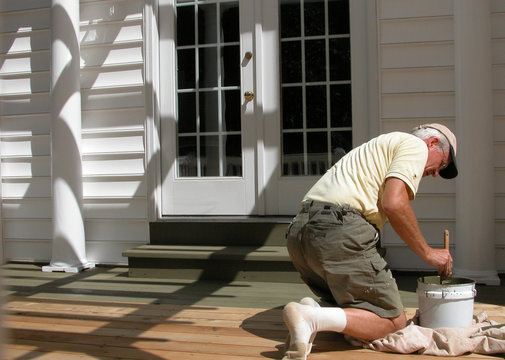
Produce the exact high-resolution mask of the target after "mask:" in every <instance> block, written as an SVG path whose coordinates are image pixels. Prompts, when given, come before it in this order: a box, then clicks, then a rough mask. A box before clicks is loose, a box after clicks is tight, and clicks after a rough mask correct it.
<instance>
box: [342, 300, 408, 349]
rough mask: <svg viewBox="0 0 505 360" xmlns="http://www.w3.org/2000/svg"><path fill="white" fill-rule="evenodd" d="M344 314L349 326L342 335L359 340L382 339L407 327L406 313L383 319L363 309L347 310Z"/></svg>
mask: <svg viewBox="0 0 505 360" xmlns="http://www.w3.org/2000/svg"><path fill="white" fill-rule="evenodd" d="M344 312H345V315H346V317H347V326H346V327H345V329H344V330H343V331H342V333H343V334H346V335H350V336H352V337H355V338H358V339H363V340H367V341H372V340H375V339H380V338H382V337H384V336H386V335H387V334H390V333H392V332H395V331H396V330H400V329H403V328H404V327H405V326H407V317H406V316H405V313H401V315H400V316H398V317H395V318H382V317H380V316H378V315H377V314H375V313H373V312H371V311H367V310H362V309H355V308H346V309H344Z"/></svg>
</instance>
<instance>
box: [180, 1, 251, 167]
mask: <svg viewBox="0 0 505 360" xmlns="http://www.w3.org/2000/svg"><path fill="white" fill-rule="evenodd" d="M238 14H239V2H238V1H237V0H235V1H231V0H209V1H197V0H177V1H176V22H177V25H176V28H177V35H176V37H177V39H176V44H177V45H176V50H177V51H176V54H177V59H176V63H177V119H176V121H177V144H178V145H177V151H178V153H177V161H178V167H177V169H178V176H179V177H205V176H217V177H222V176H242V134H241V96H240V42H239V40H240V27H239V16H238ZM195 19H196V21H195Z"/></svg>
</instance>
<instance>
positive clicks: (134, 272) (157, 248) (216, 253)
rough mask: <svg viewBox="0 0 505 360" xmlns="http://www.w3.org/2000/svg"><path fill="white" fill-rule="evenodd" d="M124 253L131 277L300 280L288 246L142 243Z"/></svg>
mask: <svg viewBox="0 0 505 360" xmlns="http://www.w3.org/2000/svg"><path fill="white" fill-rule="evenodd" d="M123 256H125V257H128V267H129V276H131V277H153V278H175V279H195V280H197V279H198V280H217V281H238V280H243V281H275V282H299V281H300V277H299V274H298V272H297V271H296V270H295V268H294V267H293V265H292V263H291V259H290V258H289V254H288V252H287V249H286V247H285V246H208V245H206V246H202V245H142V246H139V247H136V248H134V249H130V250H126V251H124V252H123Z"/></svg>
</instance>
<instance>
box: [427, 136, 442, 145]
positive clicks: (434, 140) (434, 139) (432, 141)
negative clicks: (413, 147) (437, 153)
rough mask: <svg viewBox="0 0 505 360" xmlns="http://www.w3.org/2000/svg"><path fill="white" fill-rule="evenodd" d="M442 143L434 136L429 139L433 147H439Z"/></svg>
mask: <svg viewBox="0 0 505 360" xmlns="http://www.w3.org/2000/svg"><path fill="white" fill-rule="evenodd" d="M439 143H440V139H439V138H437V137H435V136H432V137H430V138H429V139H428V144H429V145H432V146H438V145H439Z"/></svg>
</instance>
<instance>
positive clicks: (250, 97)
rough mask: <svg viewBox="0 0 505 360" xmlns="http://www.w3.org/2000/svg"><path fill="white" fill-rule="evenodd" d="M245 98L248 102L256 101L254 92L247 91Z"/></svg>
mask: <svg viewBox="0 0 505 360" xmlns="http://www.w3.org/2000/svg"><path fill="white" fill-rule="evenodd" d="M244 98H245V99H246V100H247V101H252V100H254V92H252V91H246V92H245V93H244Z"/></svg>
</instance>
